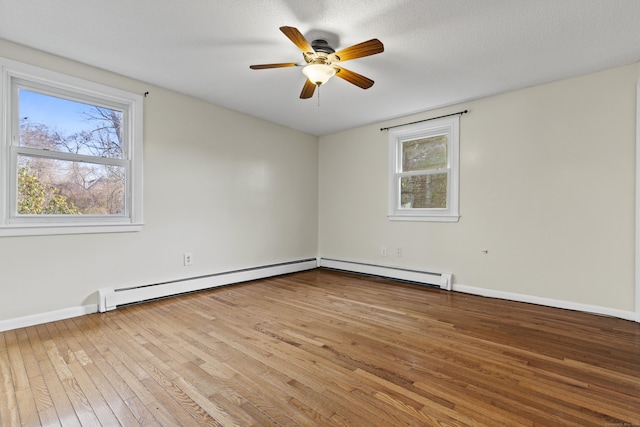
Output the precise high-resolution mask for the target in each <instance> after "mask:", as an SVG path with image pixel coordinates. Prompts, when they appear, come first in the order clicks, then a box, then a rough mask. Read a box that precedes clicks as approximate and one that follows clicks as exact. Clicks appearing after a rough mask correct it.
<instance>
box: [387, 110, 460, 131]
mask: <svg viewBox="0 0 640 427" xmlns="http://www.w3.org/2000/svg"><path fill="white" fill-rule="evenodd" d="M468 112H469V110H464V111H458V112H457V113H451V114H445V115H444V116H438V117H431V118H430V119H424V120H418V121H415V122H411V123H405V124H402V125H395V126H389V127H388V128H380V131H383V130H389V129H393V128H398V127H400V126H407V125H412V124H414V123H422V122H428V121H429V120H435V119H441V118H443V117H451V116H457V115H458V114H460V115H462V114H467V113H468Z"/></svg>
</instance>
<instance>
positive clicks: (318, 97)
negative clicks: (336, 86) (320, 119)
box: [318, 85, 321, 108]
mask: <svg viewBox="0 0 640 427" xmlns="http://www.w3.org/2000/svg"><path fill="white" fill-rule="evenodd" d="M320 86H321V85H318V108H320Z"/></svg>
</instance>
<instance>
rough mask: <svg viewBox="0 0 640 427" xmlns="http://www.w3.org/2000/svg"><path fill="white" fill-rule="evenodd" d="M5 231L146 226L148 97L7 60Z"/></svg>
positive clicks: (0, 230) (0, 231) (0, 221)
mask: <svg viewBox="0 0 640 427" xmlns="http://www.w3.org/2000/svg"><path fill="white" fill-rule="evenodd" d="M0 65H2V77H3V82H4V83H3V88H4V91H3V92H2V101H3V103H2V106H3V108H4V109H5V111H7V113H8V114H5V115H4V116H5V117H6V119H5V122H3V125H4V129H3V132H2V133H3V144H2V150H1V152H0V159H1V163H2V165H3V166H4V171H3V172H4V173H3V174H2V176H0V184H1V185H0V196H1V197H0V205H1V206H2V209H1V211H0V215H1V217H0V236H2V235H21V234H68V233H82V232H110V231H135V230H139V229H140V227H141V223H142V152H141V151H142V123H141V120H142V97H141V96H140V95H137V94H132V93H128V92H124V91H121V90H118V89H114V88H109V87H106V86H102V85H98V84H95V83H91V82H86V81H83V80H80V79H76V78H72V77H69V76H65V75H62V74H58V73H54V72H51V71H48V70H43V69H40V68H36V67H31V66H28V65H25V64H20V63H17V62H14V61H10V60H3V59H2V58H0Z"/></svg>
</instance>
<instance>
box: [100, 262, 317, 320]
mask: <svg viewBox="0 0 640 427" xmlns="http://www.w3.org/2000/svg"><path fill="white" fill-rule="evenodd" d="M314 268H317V259H316V258H309V259H304V260H297V261H291V262H285V263H280V264H272V265H265V266H260V267H252V268H246V269H242V270H235V271H227V272H223V273H216V274H210V275H207V276H200V277H193V278H187V279H181V280H175V281H171V282H164V283H156V284H152V285H146V286H140V287H135V288H124V289H114V288H102V289H99V290H98V310H99V311H100V312H102V313H103V312H105V311H109V310H113V309H115V308H116V307H117V306H119V305H126V304H131V303H137V302H142V301H148V300H152V299H157V298H164V297H168V296H171V295H179V294H184V293H187V292H194V291H200V290H204V289H209V288H215V287H218V286H226V285H231V284H235V283H242V282H248V281H250V280H258V279H264V278H266V277H273V276H279V275H282V274H288V273H294V272H297V271H304V270H311V269H314Z"/></svg>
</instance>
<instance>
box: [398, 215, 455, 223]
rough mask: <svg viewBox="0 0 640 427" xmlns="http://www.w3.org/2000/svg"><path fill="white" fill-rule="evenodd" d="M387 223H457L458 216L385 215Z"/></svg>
mask: <svg viewBox="0 0 640 427" xmlns="http://www.w3.org/2000/svg"><path fill="white" fill-rule="evenodd" d="M387 218H388V219H389V221H416V222H458V220H459V219H460V215H387Z"/></svg>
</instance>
